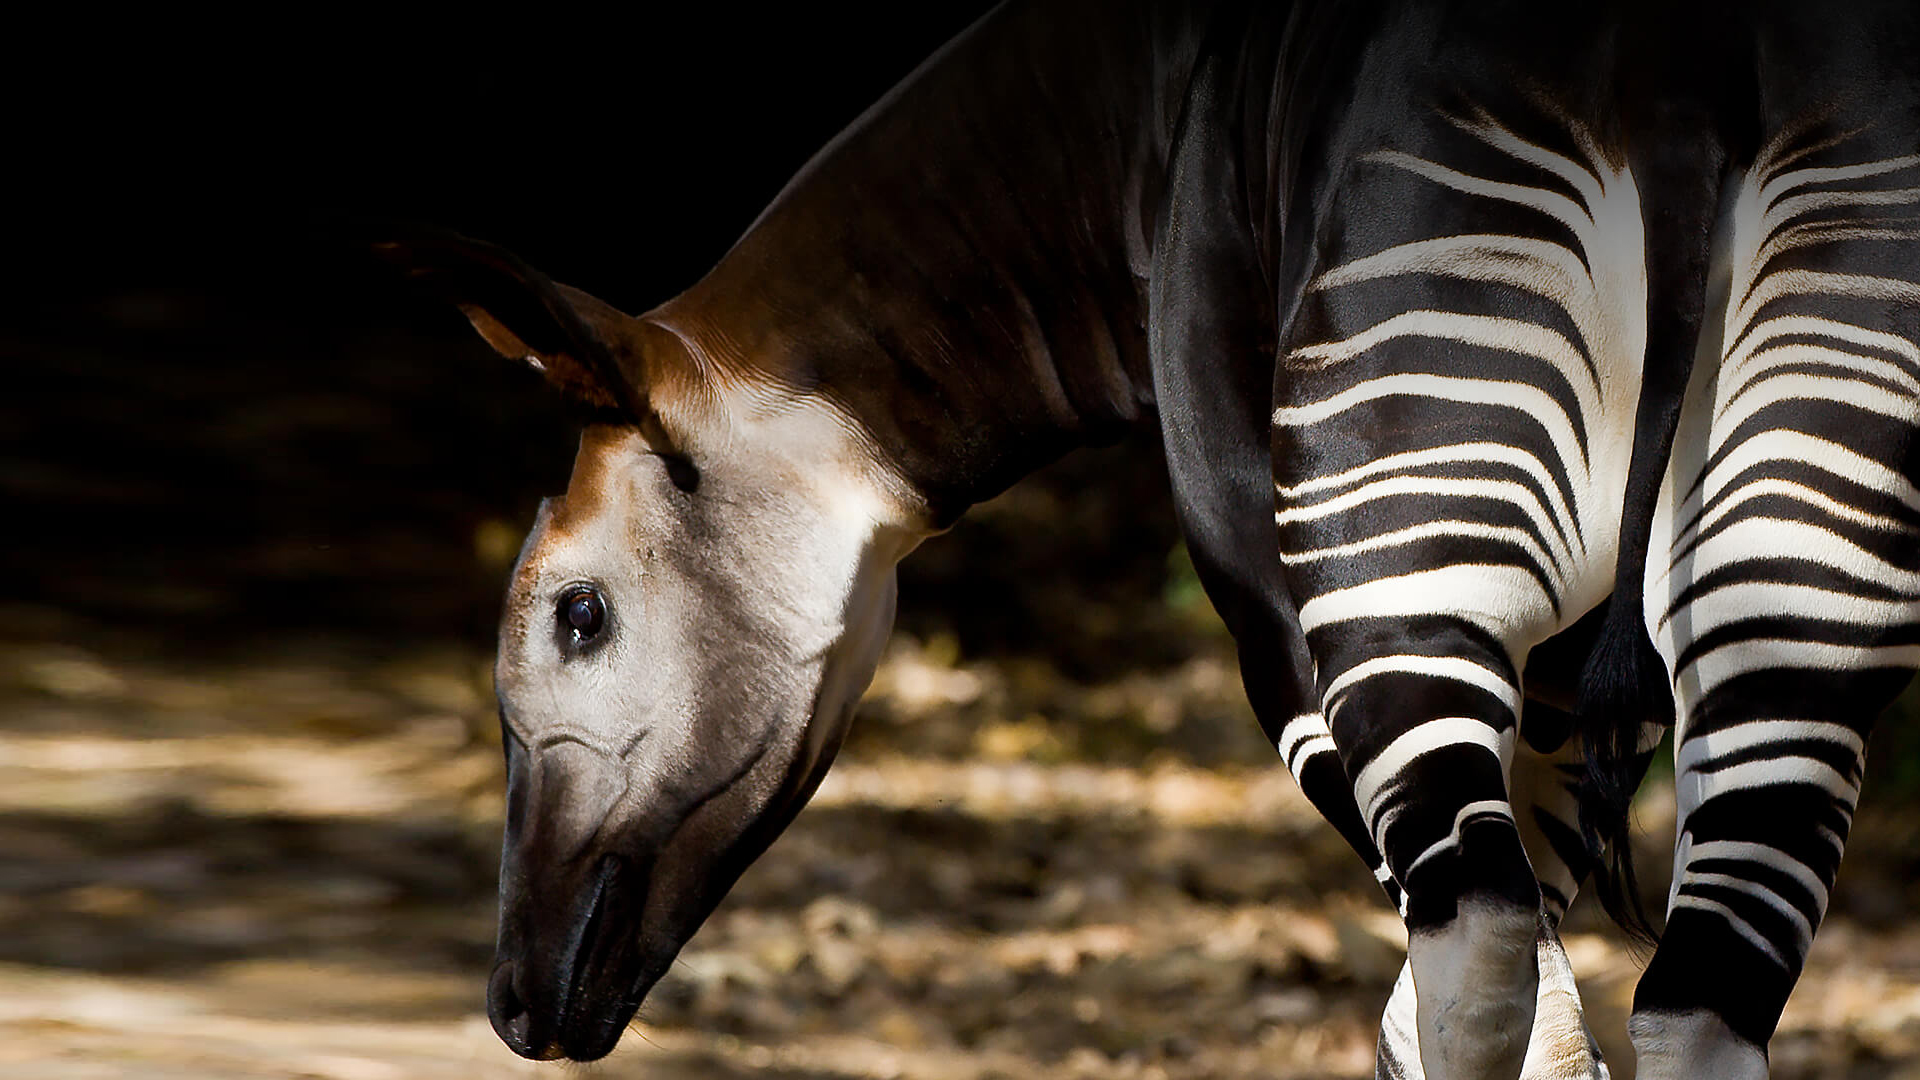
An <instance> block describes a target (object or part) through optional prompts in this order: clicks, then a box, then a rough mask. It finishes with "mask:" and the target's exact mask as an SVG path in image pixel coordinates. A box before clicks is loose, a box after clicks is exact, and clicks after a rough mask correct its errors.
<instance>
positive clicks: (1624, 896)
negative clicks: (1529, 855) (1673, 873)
mask: <svg viewBox="0 0 1920 1080" xmlns="http://www.w3.org/2000/svg"><path fill="white" fill-rule="evenodd" d="M1618 599H1619V598H1616V603H1615V604H1614V605H1613V607H1612V608H1611V609H1610V610H1608V612H1607V617H1606V623H1605V625H1604V626H1603V627H1602V628H1601V630H1600V638H1599V640H1598V641H1596V642H1595V643H1594V646H1593V652H1592V653H1590V654H1589V655H1588V657H1587V666H1586V668H1585V670H1584V671H1583V672H1582V673H1581V677H1580V707H1579V710H1578V714H1577V723H1578V726H1579V731H1580V736H1581V739H1582V741H1583V743H1584V746H1585V748H1586V759H1587V769H1586V776H1585V777H1584V780H1583V783H1582V785H1581V793H1580V827H1581V831H1582V832H1584V833H1585V834H1586V839H1587V844H1588V846H1589V847H1590V848H1592V849H1593V850H1594V851H1596V852H1598V853H1599V858H1598V861H1597V862H1596V864H1595V867H1594V890H1595V892H1596V893H1598V895H1599V897H1600V904H1601V906H1602V907H1604V908H1605V909H1606V912H1607V914H1608V915H1610V916H1612V918H1613V920H1614V922H1616V923H1619V924H1620V927H1621V929H1623V930H1625V931H1626V932H1627V936H1628V937H1630V938H1632V939H1634V940H1635V941H1636V942H1639V943H1641V944H1643V945H1647V946H1651V945H1654V944H1656V943H1657V942H1658V941H1659V933H1658V932H1657V931H1656V930H1655V929H1654V928H1653V920H1652V919H1651V918H1649V917H1648V915H1647V910H1646V905H1645V904H1643V903H1642V902H1641V899H1640V884H1639V877H1638V875H1637V874H1636V873H1635V872H1634V867H1633V843H1632V835H1631V834H1632V822H1631V819H1630V816H1629V815H1630V813H1631V811H1632V809H1633V796H1634V793H1635V792H1636V791H1638V790H1639V787H1640V778H1641V777H1642V776H1644V775H1646V770H1647V765H1648V764H1649V763H1650V761H1651V760H1652V753H1651V751H1648V752H1642V751H1641V749H1640V732H1641V729H1642V728H1643V726H1644V725H1645V723H1646V722H1647V721H1659V720H1661V719H1662V718H1670V717H1671V716H1672V715H1673V699H1672V695H1671V693H1670V691H1669V690H1668V688H1667V677H1666V676H1667V669H1666V664H1665V663H1664V662H1663V661H1662V660H1661V659H1660V654H1659V653H1657V652H1655V651H1654V648H1653V642H1652V641H1650V640H1649V639H1648V638H1647V632H1646V629H1645V627H1644V626H1643V625H1642V624H1641V621H1640V605H1639V604H1638V603H1633V604H1626V603H1619V602H1617V601H1618ZM1636 599H1637V598H1636Z"/></svg>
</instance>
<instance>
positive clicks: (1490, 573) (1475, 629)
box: [1274, 114, 1645, 1080]
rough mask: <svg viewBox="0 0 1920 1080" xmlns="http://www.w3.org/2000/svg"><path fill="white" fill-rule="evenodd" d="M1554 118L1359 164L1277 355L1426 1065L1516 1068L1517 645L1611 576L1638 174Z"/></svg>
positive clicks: (1630, 403)
mask: <svg viewBox="0 0 1920 1080" xmlns="http://www.w3.org/2000/svg"><path fill="white" fill-rule="evenodd" d="M1536 119H1537V118H1536ZM1555 122H1556V123H1560V124H1562V125H1563V126H1562V130H1561V133H1560V135H1559V136H1557V137H1556V139H1555V140H1554V142H1553V145H1551V146H1549V145H1546V144H1543V143H1535V142H1530V141H1527V140H1525V139H1523V138H1521V137H1520V136H1518V135H1516V134H1515V133H1514V132H1513V131H1512V130H1510V129H1508V128H1506V127H1503V126H1502V125H1501V124H1499V123H1497V122H1496V121H1495V120H1493V119H1492V118H1490V117H1489V116H1487V115H1486V114H1477V115H1472V116H1428V117H1424V118H1422V119H1419V120H1417V121H1409V124H1410V125H1423V126H1422V136H1421V140H1422V141H1421V153H1420V154H1419V155H1415V154H1412V153H1403V152H1399V151H1386V152H1380V153H1373V154H1369V155H1366V156H1365V157H1363V158H1362V159H1360V160H1359V161H1357V162H1356V163H1354V165H1353V169H1354V171H1355V173H1356V176H1355V180H1354V183H1352V184H1351V185H1347V186H1345V187H1344V188H1343V189H1342V190H1343V192H1344V200H1345V201H1344V202H1343V204H1342V209H1341V214H1340V217H1341V219H1342V220H1343V221H1348V222H1352V223H1354V225H1353V227H1352V228H1351V229H1350V230H1348V231H1346V232H1344V233H1341V234H1339V235H1341V236H1342V237H1343V238H1344V242H1343V246H1341V247H1339V248H1338V249H1335V250H1329V251H1328V253H1327V256H1328V265H1327V269H1325V270H1324V271H1323V272H1321V273H1320V274H1319V275H1318V276H1317V277H1316V278H1315V279H1314V280H1313V282H1312V283H1311V284H1310V286H1309V287H1308V289H1307V290H1306V294H1305V296H1304V297H1303V298H1302V301H1301V305H1300V309H1299V314H1298V316H1297V317H1296V319H1295V321H1294V323H1293V325H1292V327H1291V329H1290V330H1289V334H1288V342H1287V344H1288V348H1287V352H1286V354H1285V357H1284V359H1283V361H1282V363H1281V364H1280V365H1279V368H1280V370H1279V374H1278V376H1277V379H1276V389H1275V394H1276V400H1277V403H1278V408H1277V409H1276V410H1275V414H1274V426H1275V435H1274V466H1275V477H1276V482H1277V500H1278V506H1279V512H1278V515H1277V521H1278V524H1279V527H1280V541H1281V551H1282V561H1283V563H1284V564H1285V565H1286V567H1287V573H1288V585H1289V589H1290V591H1292V593H1293V594H1294V597H1295V599H1296V601H1298V603H1299V613H1300V622H1301V625H1302V627H1303V629H1304V631H1305V633H1306V635H1307V640H1308V645H1309V648H1310V651H1311V653H1312V656H1313V660H1314V662H1315V666H1316V667H1317V669H1318V679H1319V683H1320V692H1321V697H1320V704H1321V711H1322V713H1323V715H1325V716H1326V717H1327V721H1328V729H1329V733H1330V735H1331V738H1332V742H1333V745H1334V747H1335V749H1336V751H1337V752H1338V754H1339V756H1340V759H1341V763H1342V764H1343V766H1344V767H1345V771H1346V774H1347V776H1348V777H1349V778H1350V779H1351V781H1352V784H1353V790H1354V797H1355V802H1356V803H1357V805H1358V807H1359V809H1360V813H1361V818H1362V820H1363V821H1364V822H1365V824H1366V827H1367V829H1368V831H1369V833H1370V834H1371V835H1372V837H1373V838H1374V841H1375V843H1376V845H1377V846H1378V847H1379V849H1380V850H1381V851H1382V853H1383V854H1384V856H1385V859H1386V865H1387V866H1388V867H1389V868H1390V869H1391V871H1392V876H1393V878H1394V879H1395V880H1396V881H1397V882H1399V884H1400V885H1401V886H1402V887H1403V888H1404V889H1405V894H1406V895H1405V903H1404V906H1403V911H1404V914H1405V918H1406V921H1407V924H1408V929H1409V940H1410V944H1409V950H1408V952H1409V965H1410V972H1411V975H1412V985H1413V998H1414V1009H1413V1013H1414V1024H1413V1028H1414V1029H1415V1031H1416V1032H1417V1035H1416V1039H1415V1041H1416V1042H1417V1046H1418V1056H1419V1060H1420V1062H1421V1066H1422V1072H1423V1073H1424V1075H1425V1076H1427V1077H1429V1078H1431V1080H1459V1078H1466V1077H1472V1078H1474V1080H1484V1078H1491V1080H1513V1078H1514V1077H1517V1076H1519V1075H1520V1071H1521V1067H1522V1065H1523V1063H1524V1060H1525V1057H1526V1052H1527V1048H1528V1043H1529V1032H1530V1029H1531V1026H1532V1023H1533V1019H1534V1012H1535V1004H1536V997H1537V994H1538V989H1539V983H1540V974H1541V955H1540V947H1539V946H1540V941H1541V933H1540V926H1541V912H1542V910H1543V908H1542V894H1541V890H1540V887H1539V885H1538V883H1537V882H1536V880H1535V876H1534V871H1533V867H1532V865H1531V864H1530V862H1529V860H1528V857H1527V852H1526V849H1525V847H1524V845H1523V843H1522V839H1521V834H1520V830H1519V828H1518V826H1517V823H1516V821H1515V816H1514V811H1513V807H1512V805H1511V803H1510V799H1509V792H1508V768H1509V765H1510V763H1511V761H1512V758H1513V754H1514V742H1515V734H1516V730H1517V720H1518V715H1517V714H1518V709H1519V701H1520V693H1519V678H1518V671H1517V663H1518V660H1519V659H1520V658H1524V657H1525V656H1526V655H1527V652H1528V651H1529V650H1530V649H1531V648H1532V647H1533V646H1534V645H1537V644H1538V643H1539V642H1541V641H1542V640H1544V639H1546V638H1547V637H1548V636H1550V635H1552V634H1553V633H1555V632H1557V631H1559V630H1561V629H1563V628H1564V627H1565V626H1566V625H1568V624H1569V623H1571V622H1572V621H1573V619H1574V618H1576V617H1577V616H1578V615H1579V614H1581V613H1582V612H1584V611H1585V610H1587V609H1588V608H1590V607H1591V606H1593V605H1594V604H1596V603H1598V602H1599V600H1600V599H1602V597H1604V595H1605V594H1606V592H1607V590H1608V588H1609V587H1610V585H1611V580H1612V559H1613V552H1614V548H1613V540H1612V538H1613V537H1614V535H1615V534H1616V533H1617V532H1618V525H1619V510H1620V506H1621V501H1622V500H1621V498H1620V494H1619V492H1620V489H1621V486H1622V485H1623V484H1624V476H1625V472H1626V465H1627V459H1628V456H1629V453H1630V444H1631V439H1630V438H1629V437H1628V436H1629V434H1630V432H1631V430H1632V420H1633V413H1634V409H1635V406H1636V403H1637V398H1636V394H1637V386H1638V372H1639V363H1640V353H1641V350H1642V344H1643V340H1644V338H1643V334H1644V311H1645V302H1644V300H1645V296H1644V286H1643V281H1644V275H1643V273H1642V257H1641V251H1640V248H1639V241H1640V236H1641V228H1640V215H1639V204H1638V201H1637V196H1636V194H1635V192H1634V188H1633V185H1632V181H1631V178H1629V177H1627V176H1626V175H1625V174H1624V173H1623V172H1622V171H1621V169H1620V168H1619V167H1618V166H1617V165H1614V164H1610V161H1611V158H1610V157H1609V155H1607V154H1605V153H1603V152H1602V151H1600V150H1599V148H1598V147H1596V146H1595V144H1594V143H1593V141H1592V140H1591V139H1590V138H1587V137H1586V136H1585V134H1583V131H1582V129H1581V128H1580V127H1579V126H1578V125H1577V124H1574V123H1572V122H1571V121H1565V120H1564V119H1562V120H1558V121H1555ZM1442 157H1444V160H1440V158H1442ZM1554 951H1556V950H1554V949H1553V948H1552V947H1551V946H1550V947H1549V952H1554ZM1404 997H1405V995H1404V993H1403V995H1402V1000H1404ZM1556 1000H1558V999H1556ZM1389 1013H1390V1015H1389V1016H1388V1018H1387V1019H1388V1024H1387V1027H1388V1028H1389V1029H1392V1028H1394V1027H1395V1026H1396V1025H1395V1020H1396V1017H1395V1015H1394V1010H1393V1009H1390V1010H1389ZM1388 1050H1389V1052H1390V1053H1391V1052H1392V1051H1393V1047H1392V1045H1391V1039H1390V1040H1389V1043H1388Z"/></svg>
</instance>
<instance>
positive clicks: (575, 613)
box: [560, 588, 607, 644]
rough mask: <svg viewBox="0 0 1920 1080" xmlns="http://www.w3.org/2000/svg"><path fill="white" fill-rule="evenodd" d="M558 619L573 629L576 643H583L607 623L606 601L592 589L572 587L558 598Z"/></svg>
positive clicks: (589, 639)
mask: <svg viewBox="0 0 1920 1080" xmlns="http://www.w3.org/2000/svg"><path fill="white" fill-rule="evenodd" d="M560 621H561V622H562V623H565V624H566V626H567V628H568V629H570V630H572V631H573V640H574V642H575V643H576V644H585V643H586V642H589V641H592V640H593V638H594V636H595V635H596V634H598V633H600V629H601V628H602V627H604V626H605V625H606V624H607V602H606V601H605V600H602V599H601V598H600V593H599V592H598V591H596V590H594V589H588V588H578V589H574V590H572V591H570V592H568V593H567V594H566V595H565V596H563V597H561V598H560Z"/></svg>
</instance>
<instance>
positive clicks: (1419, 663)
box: [1320, 654, 1520, 715]
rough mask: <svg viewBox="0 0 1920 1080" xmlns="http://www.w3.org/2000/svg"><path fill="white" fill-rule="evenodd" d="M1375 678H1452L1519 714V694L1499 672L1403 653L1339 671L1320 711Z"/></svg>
mask: <svg viewBox="0 0 1920 1080" xmlns="http://www.w3.org/2000/svg"><path fill="white" fill-rule="evenodd" d="M1377 675H1422V676H1426V677H1429V678H1436V679H1452V680H1453V681H1454V682H1462V683H1466V684H1467V685H1469V686H1473V687H1477V688H1479V689H1481V690H1485V691H1486V692H1487V693H1489V694H1492V695H1493V696H1494V697H1496V698H1498V699H1500V703H1501V704H1503V705H1505V706H1506V707H1507V712H1508V713H1510V714H1514V715H1517V714H1518V713H1519V711H1520V692H1519V690H1518V689H1516V688H1515V687H1514V686H1513V684H1511V683H1509V682H1508V681H1507V680H1506V679H1505V678H1503V677H1502V676H1501V675H1500V673H1499V672H1496V671H1494V670H1492V669H1491V668H1488V667H1485V666H1483V665H1481V664H1476V663H1474V662H1473V661H1471V660H1467V659H1464V658H1462V657H1458V656H1417V655H1412V654H1403V655H1398V656H1377V657H1374V658H1373V659H1371V660H1363V661H1361V662H1360V663H1358V664H1355V665H1353V666H1352V667H1350V668H1348V669H1347V670H1345V671H1343V672H1341V673H1340V674H1339V676H1338V677H1336V678H1335V679H1334V680H1333V681H1332V682H1330V683H1328V684H1327V689H1326V691H1325V692H1324V693H1322V694H1321V695H1320V702H1321V708H1322V709H1325V708H1327V707H1328V706H1329V705H1330V704H1331V703H1332V702H1333V701H1334V699H1335V698H1338V697H1340V696H1341V695H1342V694H1345V693H1346V692H1347V691H1348V690H1350V689H1352V688H1353V686H1354V684H1356V683H1359V682H1361V681H1363V680H1366V679H1371V678H1373V677H1375V676H1377Z"/></svg>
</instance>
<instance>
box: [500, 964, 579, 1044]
mask: <svg viewBox="0 0 1920 1080" xmlns="http://www.w3.org/2000/svg"><path fill="white" fill-rule="evenodd" d="M487 1018H488V1019H489V1020H492V1021H493V1031H494V1034H496V1035H498V1036H500V1041H501V1042H503V1043H506V1044H507V1047H508V1049H510V1050H512V1051H513V1052H514V1053H516V1054H519V1055H520V1056H521V1057H523V1058H532V1059H533V1060H535V1061H552V1060H554V1059H555V1058H558V1057H562V1056H564V1053H565V1052H564V1051H562V1050H561V1049H560V1043H559V1040H557V1039H555V1038H554V1035H555V1033H554V1032H553V1031H552V1030H551V1029H548V1028H545V1027H544V1025H541V1024H540V1023H539V1022H538V1021H536V1020H535V1019H534V1016H533V1013H532V1012H531V1011H530V1010H528V1008H527V1005H526V1002H525V1001H523V1000H522V999H521V997H520V993H519V991H517V990H515V989H514V987H513V965H512V964H511V963H506V964H501V965H500V966H499V967H496V968H494V969H493V977H492V978H490V979H488V980H487Z"/></svg>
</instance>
